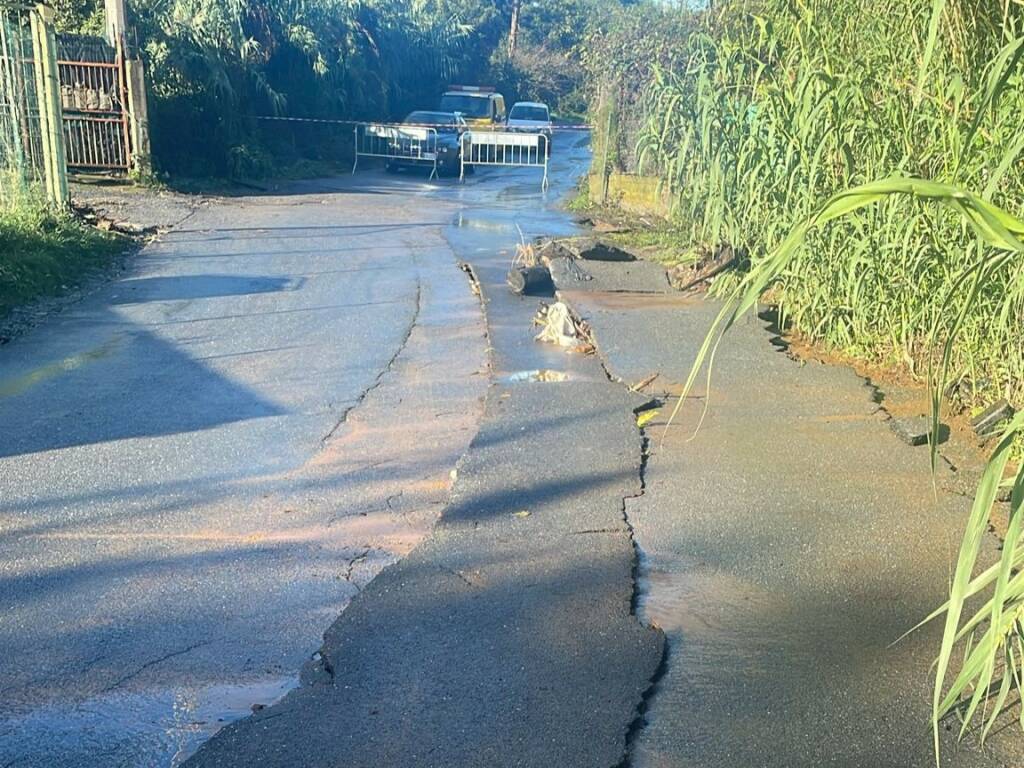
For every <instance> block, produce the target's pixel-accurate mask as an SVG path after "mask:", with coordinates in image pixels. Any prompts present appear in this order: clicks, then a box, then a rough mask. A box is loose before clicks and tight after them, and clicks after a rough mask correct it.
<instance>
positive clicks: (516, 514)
mask: <svg viewBox="0 0 1024 768" xmlns="http://www.w3.org/2000/svg"><path fill="white" fill-rule="evenodd" d="M529 516H530V510H528V509H521V510H519V511H518V512H513V513H512V517H529Z"/></svg>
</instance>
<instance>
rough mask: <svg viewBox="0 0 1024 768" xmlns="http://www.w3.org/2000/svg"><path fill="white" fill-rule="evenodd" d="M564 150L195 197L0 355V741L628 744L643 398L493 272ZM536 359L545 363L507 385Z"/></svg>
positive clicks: (1, 757) (139, 758)
mask: <svg viewBox="0 0 1024 768" xmlns="http://www.w3.org/2000/svg"><path fill="white" fill-rule="evenodd" d="M560 145H561V147H563V148H564V149H562V150H561V151H560V152H559V153H556V156H555V158H554V159H553V169H552V189H551V192H550V193H549V194H548V195H546V196H544V195H541V194H540V193H539V189H538V187H539V178H537V174H535V173H534V172H532V171H521V172H511V173H510V172H501V171H482V172H479V173H477V174H476V175H475V176H474V177H472V178H471V179H469V182H468V183H467V184H466V185H458V184H455V183H453V182H447V183H445V182H441V183H433V184H432V183H428V182H426V181H425V180H424V179H423V178H422V177H415V176H404V177H401V178H397V179H396V178H390V177H386V176H384V175H383V174H380V173H373V172H369V173H360V174H359V175H357V176H355V177H353V178H342V179H334V180H320V181H315V182H306V183H300V184H295V185H293V186H291V187H290V188H289V189H288V190H287V194H278V195H268V196H266V197H253V198H244V199H236V200H230V201H220V202H219V203H217V204H211V205H208V206H204V207H203V208H202V209H199V210H197V211H196V212H195V213H194V215H192V216H191V217H190V218H189V219H188V220H187V221H186V222H185V223H184V224H183V225H182V226H179V227H178V228H176V229H175V230H174V231H173V232H172V233H170V234H169V235H168V236H167V237H165V238H164V239H163V240H161V241H160V242H158V243H156V244H155V245H153V246H151V247H149V248H148V249H146V251H145V252H144V253H143V255H142V256H141V257H140V258H139V260H138V262H137V263H136V265H135V268H134V269H133V270H132V271H131V272H130V273H129V274H128V275H127V276H126V277H125V278H124V279H122V280H118V281H117V282H115V283H113V284H111V285H110V286H108V287H107V288H105V289H103V290H101V291H98V292H97V293H95V294H93V295H91V296H90V297H88V298H87V299H86V300H85V301H83V302H82V303H81V304H80V305H76V306H75V307H73V308H72V309H71V311H69V312H66V313H65V314H63V315H60V316H59V317H57V318H54V319H53V320H51V321H50V322H48V323H46V324H45V325H43V326H42V327H40V328H38V329H36V330H35V331H34V332H32V333H30V334H28V335H27V336H26V337H24V338H23V339H20V340H19V341H17V342H16V343H14V344H12V345H10V346H9V347H7V348H5V349H4V350H2V351H0V424H3V426H4V432H3V442H2V443H0V495H2V502H0V561H2V562H3V572H2V573H0V609H2V611H3V613H2V616H3V619H2V623H0V653H2V654H3V657H4V658H5V659H14V660H15V661H14V663H13V664H8V665H5V666H4V668H3V670H2V672H0V688H2V690H3V691H4V694H5V697H6V700H5V708H4V709H3V711H2V713H0V762H2V763H4V764H7V763H11V762H15V763H17V764H18V765H38V766H43V765H45V766H60V765H74V766H90V765H96V766H99V765H103V766H107V765H110V764H121V765H140V766H141V765H146V766H149V765H158V766H159V765H176V764H178V763H180V762H181V761H183V760H187V762H188V764H189V765H229V764H231V765H246V766H249V765H257V764H262V765H296V764H302V765H304V766H307V765H308V766H311V765H338V764H345V765H366V766H371V765H372V766H382V765H393V766H433V765H460V766H469V765H481V766H482V765H487V766H495V765H510V766H511V765H516V766H520V765H537V766H541V765H543V766H549V765H560V766H569V765H578V766H581V768H582V767H583V766H594V765H609V766H610V765H615V764H618V763H619V762H620V761H621V760H622V759H623V756H624V755H625V749H626V735H627V731H628V729H629V727H630V725H631V723H632V722H633V721H634V718H635V717H636V712H637V707H638V706H639V704H640V701H641V696H642V694H643V692H644V691H645V690H646V689H647V687H648V685H649V681H650V678H651V676H652V675H653V674H654V672H655V669H656V668H657V666H658V664H659V662H660V660H661V658H662V645H663V641H662V638H661V635H660V633H658V632H656V631H653V630H650V629H646V628H644V627H642V626H641V624H640V622H639V621H638V620H637V619H636V617H635V616H634V615H633V602H634V589H633V587H634V585H633V572H634V567H635V564H636V563H635V549H634V547H633V544H632V539H631V536H630V531H629V527H628V524H627V522H626V520H625V518H624V500H625V499H626V498H630V497H633V496H635V495H636V494H637V493H638V492H639V483H640V478H639V467H640V443H639V434H638V432H637V429H636V426H635V424H634V421H633V417H632V413H631V409H632V408H633V407H635V406H636V405H637V404H638V403H637V402H634V401H635V398H633V397H632V396H629V395H628V394H626V393H625V392H624V391H623V390H622V388H621V387H619V386H617V385H614V384H612V383H610V382H609V381H608V380H607V378H606V376H605V375H604V372H603V370H602V368H601V366H600V364H599V363H598V361H597V360H596V359H594V358H580V357H573V356H569V355H567V354H566V353H565V352H564V351H562V350H557V349H553V348H549V347H544V346H542V345H539V344H537V343H535V342H534V341H533V340H532V331H531V328H530V318H531V317H532V315H533V314H534V312H535V311H536V309H537V300H536V299H531V300H523V299H519V298H516V297H513V296H511V294H509V293H508V292H507V291H506V290H505V289H504V287H503V284H504V276H505V270H506V269H507V266H508V263H509V260H510V259H511V256H512V252H513V250H514V246H515V244H516V243H517V242H518V241H519V238H520V237H521V236H522V237H531V236H534V235H540V234H546V235H552V234H555V235H557V234H563V233H568V232H571V231H572V230H573V226H572V224H571V222H570V221H569V219H568V217H567V216H566V215H565V214H564V213H562V212H560V211H559V210H557V208H556V206H555V203H556V202H557V201H558V200H559V199H560V198H562V197H564V196H565V195H566V194H568V193H569V191H570V189H571V186H572V184H574V183H575V179H576V178H577V177H578V176H579V174H580V173H582V172H583V171H584V170H585V168H586V165H587V163H588V160H589V152H588V149H587V147H586V140H585V137H584V136H582V135H577V136H567V137H566V139H565V140H563V142H561V143H560ZM457 259H458V260H464V261H466V262H469V263H471V264H472V265H473V267H474V268H475V273H476V274H477V275H478V276H479V278H480V281H481V285H482V288H483V294H484V298H485V308H486V318H487V323H486V334H487V335H486V336H485V326H484V320H483V314H482V313H481V311H480V304H479V301H478V299H477V297H475V296H474V295H473V294H472V293H471V292H470V290H469V284H468V281H467V279H466V275H465V274H464V273H462V272H461V271H459V270H458V268H457ZM538 368H549V369H556V370H561V371H564V372H565V373H566V374H567V375H568V377H569V381H568V382H566V383H563V384H556V385H552V384H547V383H538V382H529V381H526V382H523V383H511V382H512V379H511V378H510V377H511V375H512V374H515V373H520V372H522V371H530V370H533V369H538ZM489 385H490V390H489V399H488V404H487V406H486V411H484V405H483V401H484V398H483V395H484V393H485V391H488V390H487V387H488V386H489ZM481 417H482V419H483V421H482V426H480V429H479V432H478V433H477V426H478V422H479V421H480V419H481ZM474 434H476V437H475V439H474V440H473V443H472V446H471V447H470V448H469V451H468V453H465V451H466V448H467V445H469V443H470V439H471V438H472V437H473V435H474ZM464 453H465V455H464V458H463V460H462V463H461V469H460V472H459V475H458V480H457V482H456V486H455V488H454V491H453V494H454V495H453V496H451V498H450V503H449V504H448V506H447V508H446V512H445V515H444V517H443V519H442V520H441V522H440V523H439V524H438V525H437V527H436V528H434V524H435V522H436V521H437V518H438V514H439V512H440V509H441V507H442V505H443V504H444V502H445V501H449V472H448V470H449V469H450V468H451V467H452V466H454V465H455V463H456V461H457V460H458V457H459V456H461V455H463V454H464ZM432 528H433V533H432V534H431V535H430V536H429V537H428V538H427V539H426V540H425V541H423V539H424V536H426V535H427V533H428V532H429V531H430V530H431V529H432ZM420 542H423V543H420ZM418 544H419V546H418V547H417V545H418ZM388 565H390V566H391V567H389V568H385V566H388ZM382 568H384V570H383V571H382ZM374 577H376V578H374ZM346 606H348V607H347V608H346ZM343 609H345V610H344V612H343V613H341V615H340V618H338V615H339V612H341V611H342V610H343ZM332 622H333V623H332ZM325 629H326V630H327V632H326V634H324V630H325ZM318 648H319V650H317V649H318ZM300 668H301V669H302V670H303V673H302V682H301V685H299V687H297V688H296V687H295V686H296V684H297V683H298V681H297V679H296V677H297V675H298V673H299V670H300ZM289 690H291V693H288V695H286V696H285V697H284V699H283V700H282V701H281V702H280V703H278V704H276V705H272V706H267V707H264V706H263V705H265V704H272V702H274V701H276V700H278V699H280V698H281V696H282V695H284V694H286V693H287V692H288V691H289ZM250 711H252V712H254V713H255V714H253V715H252V716H251V717H248V718H246V719H244V720H240V721H238V718H239V717H241V716H243V715H246V714H249V713H250ZM231 721H237V722H235V724H234V725H229V726H227V727H226V728H224V729H223V730H221V731H220V733H218V734H217V735H216V736H215V737H214V738H213V739H212V740H210V741H206V742H205V745H203V746H201V747H200V751H199V752H198V753H197V754H195V756H193V757H192V758H191V759H188V756H189V755H190V754H191V753H192V752H193V751H194V749H195V748H196V746H197V745H200V744H201V743H203V742H204V741H205V740H206V739H207V738H208V737H209V736H210V734H211V733H213V732H214V731H216V730H217V729H218V728H220V727H221V726H222V725H224V724H225V723H229V722H231Z"/></svg>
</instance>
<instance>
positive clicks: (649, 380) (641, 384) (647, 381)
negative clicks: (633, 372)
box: [629, 371, 661, 392]
mask: <svg viewBox="0 0 1024 768" xmlns="http://www.w3.org/2000/svg"><path fill="white" fill-rule="evenodd" d="M659 376H661V372H660V371H658V372H655V373H652V374H651V375H650V376H648V377H646V378H643V379H640V381H638V382H637V383H636V384H634V385H633V386H631V387H630V388H629V391H630V392H639V391H640V390H641V389H646V388H647V387H649V386H651V384H653V383H654V380H655V379H656V378H658V377H659Z"/></svg>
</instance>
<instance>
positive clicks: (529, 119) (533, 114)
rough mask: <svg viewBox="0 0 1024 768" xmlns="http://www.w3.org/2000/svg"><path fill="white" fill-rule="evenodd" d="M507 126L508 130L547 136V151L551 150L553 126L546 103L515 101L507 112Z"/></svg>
mask: <svg viewBox="0 0 1024 768" xmlns="http://www.w3.org/2000/svg"><path fill="white" fill-rule="evenodd" d="M507 126H508V129H509V130H510V131H529V132H531V133H542V134H544V135H545V136H546V137H547V151H548V152H549V153H550V152H551V139H552V136H553V134H554V128H553V125H552V123H551V110H549V109H548V105H547V104H542V103H541V102H539V101H517V102H516V103H515V104H513V105H512V109H511V110H510V111H509V113H508V123H507Z"/></svg>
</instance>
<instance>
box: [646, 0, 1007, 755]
mask: <svg viewBox="0 0 1024 768" xmlns="http://www.w3.org/2000/svg"><path fill="white" fill-rule="evenodd" d="M715 8H716V10H715V12H714V13H709V14H705V16H704V17H703V19H702V20H701V23H700V25H699V28H698V29H697V30H695V31H694V33H693V34H691V35H689V36H688V38H687V39H686V40H685V41H684V42H683V43H681V45H682V46H684V47H685V55H683V56H681V57H680V60H681V61H682V62H683V64H682V65H680V66H676V67H672V68H668V69H658V70H656V71H655V74H654V77H653V78H652V80H651V82H650V84H649V87H648V89H647V92H646V97H645V98H646V100H645V107H646V113H645V114H646V122H645V125H644V129H643V131H642V133H641V136H640V139H639V142H638V147H637V151H638V156H639V159H640V160H641V162H642V163H644V164H645V165H646V166H647V167H648V168H650V169H653V171H654V172H656V173H657V174H658V175H659V176H660V177H661V179H662V181H663V183H664V184H665V185H667V187H668V189H669V190H670V192H671V195H672V197H673V200H674V215H675V217H676V219H677V221H678V223H679V224H680V226H682V227H683V228H684V229H685V230H686V237H687V238H688V239H689V240H690V241H691V242H693V243H701V244H704V245H711V246H714V245H718V244H729V245H732V246H733V247H738V248H744V249H746V250H747V252H748V253H749V254H750V255H751V268H750V271H749V272H748V273H747V274H746V275H744V276H743V277H742V278H740V279H739V280H738V281H736V280H734V281H733V282H730V283H723V284H721V285H719V287H718V290H719V293H720V294H721V295H722V296H723V297H724V298H725V305H724V308H723V310H722V312H721V314H720V315H719V317H718V320H717V322H716V323H715V326H714V327H713V328H712V330H711V333H710V334H709V335H708V337H707V339H706V340H705V343H704V345H703V347H702V349H701V351H700V354H699V356H698V360H697V362H696V364H695V366H694V369H693V372H692V373H691V376H690V380H689V382H688V384H687V389H689V387H691V386H692V385H693V384H694V382H695V380H696V377H697V376H698V375H699V374H700V370H701V367H702V365H704V364H707V365H708V366H709V367H710V366H711V364H712V362H713V359H714V355H715V351H716V349H717V347H718V344H719V341H720V340H721V335H722V334H723V333H725V332H726V331H727V330H728V329H729V327H730V326H731V325H732V324H733V323H734V322H735V320H736V319H737V318H738V317H739V316H740V315H742V314H743V313H745V312H747V311H749V310H750V309H752V308H754V307H755V306H756V305H757V303H758V302H759V301H761V300H763V298H764V297H765V295H770V296H771V297H772V299H773V300H774V301H775V302H776V303H777V304H778V305H779V308H780V310H781V314H782V317H783V318H784V322H787V323H789V324H790V325H791V326H792V327H793V328H795V329H796V330H798V331H799V332H801V333H802V334H804V335H806V336H807V337H809V338H811V339H812V340H815V341H818V342H820V343H823V344H825V345H828V346H831V347H833V348H836V349H839V350H842V351H845V352H849V353H853V354H855V355H859V356H862V357H867V358H874V359H877V360H880V361H883V362H889V363H896V364H899V365H902V366H906V367H907V368H909V369H910V370H912V371H913V372H915V373H918V374H919V375H921V376H922V378H926V379H927V381H928V384H929V387H930V391H931V402H932V418H933V421H934V422H935V423H936V425H937V422H938V419H939V412H940V409H941V408H942V407H943V393H944V392H946V391H947V385H948V384H949V383H950V382H951V381H954V380H956V381H964V380H968V381H970V382H971V384H972V386H971V387H970V390H971V391H973V392H974V393H975V396H976V397H978V398H979V401H980V402H984V401H985V400H986V399H990V398H993V397H995V396H1006V397H1009V398H1010V399H1011V400H1013V401H1015V402H1016V403H1017V405H1018V406H1019V405H1022V404H1024V221H1022V219H1021V217H1020V211H1021V205H1022V203H1024V172H1022V171H1024V159H1022V152H1024V133H1022V132H1021V131H1020V130H1019V115H1020V114H1022V112H1024V109H1022V108H1024V67H1022V64H1024V6H1022V5H1021V4H1020V3H1018V2H1011V0H1002V1H1001V2H981V1H980V0H895V2H894V1H893V0H805V1H804V2H790V1H788V0H760V1H758V2H743V1H742V0H740V1H733V2H724V3H720V4H716V6H715ZM822 201H824V202H822ZM680 402H681V401H680ZM935 432H936V430H933V433H935ZM1022 444H1024V416H1018V417H1017V418H1016V419H1015V420H1014V421H1013V422H1012V423H1011V424H1010V425H1009V426H1008V427H1007V429H1006V431H1005V433H1004V435H1003V436H1002V438H1001V439H1000V440H999V442H998V444H997V445H996V447H995V448H994V449H993V450H992V454H991V457H990V459H989V462H988V464H987V466H986V468H985V471H984V474H983V476H982V480H981V482H980V484H979V487H978V489H977V493H976V497H975V500H974V504H973V506H972V509H971V512H970V515H969V518H968V520H967V524H966V528H965V533H964V537H963V541H962V543H961V546H960V550H959V554H958V558H957V562H956V565H955V572H954V574H953V577H952V581H951V586H950V598H949V601H948V602H947V603H946V604H945V605H943V606H941V607H939V608H938V609H937V610H936V612H935V613H934V614H933V615H932V616H931V617H929V618H928V619H927V620H939V619H941V620H942V621H943V622H944V633H943V640H942V644H941V647H940V648H939V650H938V657H937V662H936V665H935V685H934V696H933V712H932V716H933V727H934V729H935V749H936V758H937V759H938V757H939V755H938V744H939V740H938V732H939V727H940V722H941V721H942V720H943V719H944V718H946V717H947V716H950V715H951V714H953V713H956V714H958V715H959V716H960V717H961V720H962V728H961V731H960V734H961V736H963V734H964V733H965V732H966V731H967V729H968V728H969V727H970V726H971V725H972V724H973V725H977V726H979V730H980V733H981V738H982V739H984V738H985V736H986V735H987V734H988V733H989V732H990V730H991V728H992V727H993V725H994V724H995V723H996V720H997V717H998V716H999V715H1000V713H1001V711H1002V710H1003V707H1004V705H1005V704H1006V703H1007V701H1008V698H1009V696H1010V694H1011V692H1013V691H1016V692H1017V693H1018V695H1020V694H1022V693H1024V573H1022V570H1024V569H1022V565H1024V467H1022V465H1021V464H1019V463H1018V464H1017V465H1016V468H1014V465H1013V464H1012V462H1013V460H1014V458H1015V457H1016V458H1017V459H1019V457H1020V446H1021V445H1022ZM935 456H936V452H935V447H934V446H933V447H932V460H933V463H934V461H935ZM1006 477H1009V478H1010V479H1009V480H1007V479H1005V478H1006ZM1006 485H1009V486H1010V491H1011V498H1010V516H1009V520H1010V522H1009V527H1008V530H1007V533H1006V541H1005V544H1004V546H1003V549H1002V554H1001V559H1000V561H999V562H998V563H996V564H995V565H993V566H991V567H988V568H985V569H980V568H979V563H978V556H979V551H980V545H981V542H982V540H983V537H984V536H985V535H986V531H987V528H988V521H989V517H990V514H991V511H992V506H993V504H994V503H995V501H996V498H997V495H998V493H999V491H1000V488H1001V486H1002V487H1005V486H1006ZM1021 723H1022V725H1024V713H1022V716H1021Z"/></svg>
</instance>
